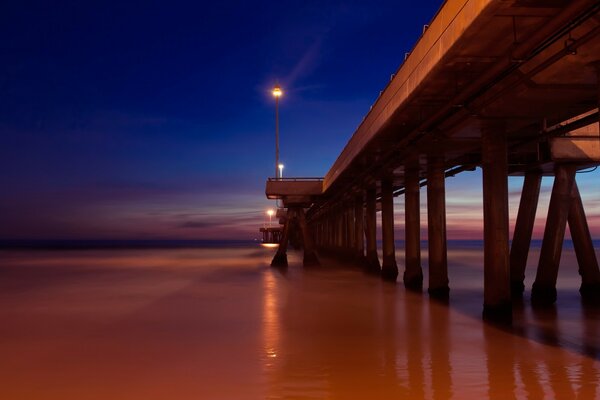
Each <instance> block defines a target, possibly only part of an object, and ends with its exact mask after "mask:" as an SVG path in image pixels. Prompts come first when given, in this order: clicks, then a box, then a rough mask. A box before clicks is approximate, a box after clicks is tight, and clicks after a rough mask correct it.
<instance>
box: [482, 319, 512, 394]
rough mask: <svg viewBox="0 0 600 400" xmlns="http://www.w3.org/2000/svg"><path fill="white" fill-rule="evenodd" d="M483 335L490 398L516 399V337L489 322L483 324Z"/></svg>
mask: <svg viewBox="0 0 600 400" xmlns="http://www.w3.org/2000/svg"><path fill="white" fill-rule="evenodd" d="M502 336H504V337H502ZM483 337H484V341H485V344H484V346H485V354H486V355H487V358H486V365H487V373H488V398H489V399H498V400H508V399H515V398H516V397H515V388H516V387H515V376H514V373H513V367H514V353H515V350H514V343H513V340H514V337H513V336H512V335H510V334H505V333H503V332H502V331H500V330H498V329H497V328H495V327H493V326H491V325H489V324H484V325H483ZM498 343H502V346H498Z"/></svg>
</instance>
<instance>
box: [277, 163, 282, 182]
mask: <svg viewBox="0 0 600 400" xmlns="http://www.w3.org/2000/svg"><path fill="white" fill-rule="evenodd" d="M277 167H278V168H279V179H283V164H277Z"/></svg>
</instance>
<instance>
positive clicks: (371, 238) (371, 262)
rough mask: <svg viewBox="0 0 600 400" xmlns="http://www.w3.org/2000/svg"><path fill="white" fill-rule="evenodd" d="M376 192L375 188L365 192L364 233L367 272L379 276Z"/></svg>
mask: <svg viewBox="0 0 600 400" xmlns="http://www.w3.org/2000/svg"><path fill="white" fill-rule="evenodd" d="M376 196H377V192H376V189H375V187H370V188H368V189H367V191H366V203H367V206H366V213H367V215H366V232H365V237H366V239H367V271H368V272H372V273H376V274H379V273H380V272H381V266H380V264H379V256H378V255H377V204H376V201H377V198H376Z"/></svg>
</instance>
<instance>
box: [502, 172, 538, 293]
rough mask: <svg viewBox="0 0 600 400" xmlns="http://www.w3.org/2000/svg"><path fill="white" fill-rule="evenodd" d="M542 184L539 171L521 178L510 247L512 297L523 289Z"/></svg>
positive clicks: (528, 173) (527, 173)
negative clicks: (521, 187)
mask: <svg viewBox="0 0 600 400" xmlns="http://www.w3.org/2000/svg"><path fill="white" fill-rule="evenodd" d="M541 185H542V173H541V172H540V171H528V172H526V173H525V179H524V180H523V190H522V191H521V200H520V201H519V211H518V212H517V220H516V222H515V231H514V235H513V239H512V243H511V248H510V288H511V294H512V296H513V297H519V296H522V295H523V291H524V290H525V285H524V283H523V282H524V280H525V268H526V266H527V257H528V255H529V249H530V246H531V236H532V234H533V226H534V223H535V214H536V212H537V206H538V202H539V196H540V187H541Z"/></svg>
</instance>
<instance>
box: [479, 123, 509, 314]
mask: <svg viewBox="0 0 600 400" xmlns="http://www.w3.org/2000/svg"><path fill="white" fill-rule="evenodd" d="M481 136H482V146H481V152H482V175H483V225H484V226H483V238H484V249H483V253H484V263H483V266H484V283H483V288H484V289H483V297H484V300H483V318H484V319H489V320H493V321H498V322H510V321H512V302H511V295H510V269H509V250H508V154H507V143H506V141H507V140H506V128H505V124H504V123H502V122H501V121H486V122H484V125H483V126H482V130H481Z"/></svg>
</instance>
